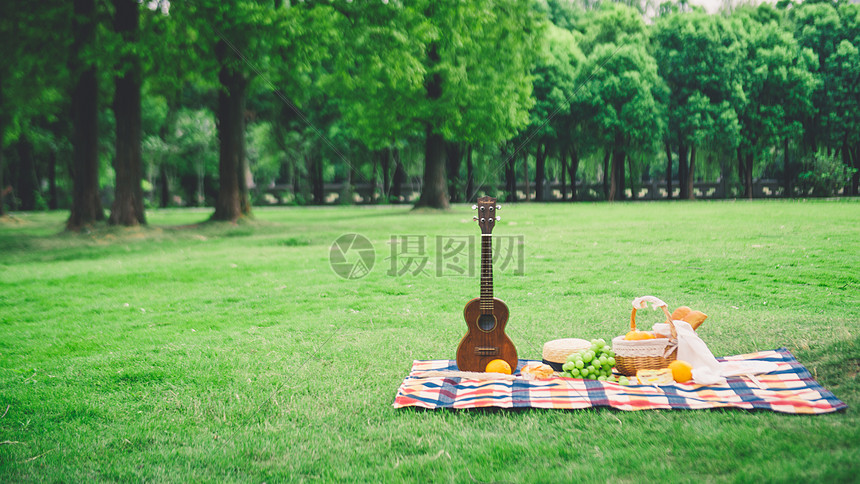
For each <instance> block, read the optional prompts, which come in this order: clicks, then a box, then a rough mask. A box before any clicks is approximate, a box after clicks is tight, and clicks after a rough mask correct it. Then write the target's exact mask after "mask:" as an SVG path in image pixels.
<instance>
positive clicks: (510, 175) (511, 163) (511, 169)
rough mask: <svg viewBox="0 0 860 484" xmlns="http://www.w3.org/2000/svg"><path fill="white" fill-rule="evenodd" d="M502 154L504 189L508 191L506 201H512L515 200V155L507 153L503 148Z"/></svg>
mask: <svg viewBox="0 0 860 484" xmlns="http://www.w3.org/2000/svg"><path fill="white" fill-rule="evenodd" d="M502 156H504V157H506V161H505V190H506V191H507V192H508V203H514V202H516V201H517V171H516V169H515V168H516V155H515V154H514V155H511V154H508V152H507V150H504V151H502Z"/></svg>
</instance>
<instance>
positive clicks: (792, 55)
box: [736, 5, 816, 198]
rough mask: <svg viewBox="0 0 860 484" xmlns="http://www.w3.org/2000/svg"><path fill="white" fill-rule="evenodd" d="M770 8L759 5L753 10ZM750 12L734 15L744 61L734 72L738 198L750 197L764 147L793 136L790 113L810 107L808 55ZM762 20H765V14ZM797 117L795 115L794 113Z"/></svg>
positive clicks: (785, 34)
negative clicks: (739, 86)
mask: <svg viewBox="0 0 860 484" xmlns="http://www.w3.org/2000/svg"><path fill="white" fill-rule="evenodd" d="M770 8H771V7H769V6H766V5H762V6H760V7H759V9H758V11H757V12H760V11H762V10H764V11H767V9H770ZM754 14H755V12H750V11H747V10H740V11H738V13H737V15H738V18H739V19H740V21H741V23H742V28H743V29H744V31H745V33H744V43H743V46H744V58H743V60H742V63H741V67H740V69H739V73H740V75H741V82H742V83H743V90H744V99H743V101H742V102H740V103H739V104H738V108H736V109H737V112H738V118H739V120H740V124H741V135H742V136H741V140H740V143H739V146H738V170H739V175H740V178H741V182H742V184H743V186H744V197H747V198H752V195H753V194H752V181H753V167H754V164H755V160H756V159H757V158H760V157H761V155H762V153H764V152H765V151H766V150H768V149H769V148H772V147H773V146H775V145H777V144H779V141H780V140H781V139H783V138H784V137H785V136H791V135H797V134H799V123H798V124H797V125H795V124H794V123H792V122H791V119H790V118H791V114H792V113H791V111H792V110H800V111H799V112H800V113H802V112H803V111H802V110H803V106H811V103H810V102H809V99H810V98H811V96H812V95H813V91H814V89H815V79H814V77H813V75H812V74H811V70H812V69H814V67H813V66H814V65H815V62H816V60H815V58H814V54H813V53H812V51H811V50H809V49H801V48H800V47H799V46H798V43H797V41H796V40H795V39H794V37H792V36H791V34H790V33H788V32H785V31H784V30H783V29H782V28H781V27H780V25H779V24H778V23H777V22H776V21H774V20H767V23H765V24H762V23H760V22H759V21H758V20H756V18H755V17H756V16H755V15H754ZM765 19H768V16H765ZM795 117H800V114H795Z"/></svg>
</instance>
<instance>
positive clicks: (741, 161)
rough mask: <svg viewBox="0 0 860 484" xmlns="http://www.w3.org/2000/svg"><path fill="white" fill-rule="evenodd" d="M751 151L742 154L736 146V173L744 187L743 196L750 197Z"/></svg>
mask: <svg viewBox="0 0 860 484" xmlns="http://www.w3.org/2000/svg"><path fill="white" fill-rule="evenodd" d="M752 162H753V156H752V153H750V154H744V153H743V152H742V151H741V149H740V148H738V175H739V177H740V180H741V183H742V184H743V187H744V198H749V199H752V197H753V196H752Z"/></svg>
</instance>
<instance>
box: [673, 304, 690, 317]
mask: <svg viewBox="0 0 860 484" xmlns="http://www.w3.org/2000/svg"><path fill="white" fill-rule="evenodd" d="M690 311H692V309H690V307H689V306H681V307H679V308H678V309H676V310H674V311H672V319H674V320H682V319H684V316H686V315H688V314H690Z"/></svg>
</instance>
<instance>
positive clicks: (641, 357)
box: [612, 300, 678, 376]
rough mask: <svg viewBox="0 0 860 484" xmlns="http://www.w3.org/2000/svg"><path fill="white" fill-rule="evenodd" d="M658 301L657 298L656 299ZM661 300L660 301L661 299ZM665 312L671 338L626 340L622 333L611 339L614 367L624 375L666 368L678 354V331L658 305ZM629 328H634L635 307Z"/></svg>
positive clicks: (665, 309) (666, 311)
mask: <svg viewBox="0 0 860 484" xmlns="http://www.w3.org/2000/svg"><path fill="white" fill-rule="evenodd" d="M658 301H659V300H658ZM661 302H662V301H661ZM659 307H660V308H661V309H662V310H663V312H664V313H666V322H667V323H669V331H671V333H672V335H671V338H654V339H645V340H636V341H628V340H626V339H624V335H621V336H618V337H615V338H613V339H612V349H613V351H615V369H616V370H618V372H619V373H621V374H622V375H626V376H634V375H636V372H637V371H639V370H657V369H660V368H667V367H668V366H669V364H670V363H672V362H673V361H675V358H676V357H677V355H678V332H677V331H676V330H675V325H674V324H672V316H671V315H670V314H669V310H668V309H667V308H666V306H665V303H664V305H661V306H659ZM630 330H631V331H635V330H636V308H635V307H634V308H633V313H632V314H631V315H630Z"/></svg>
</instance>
